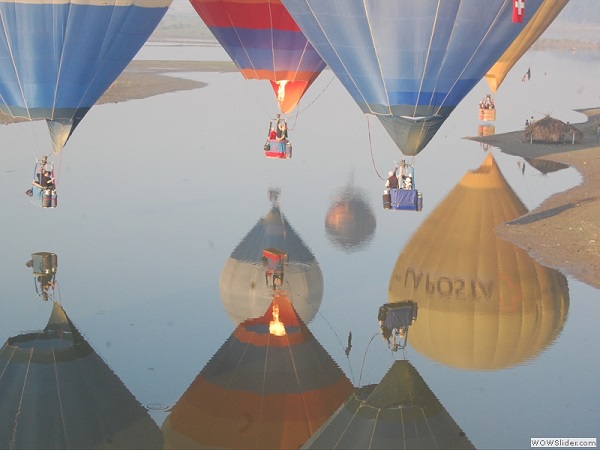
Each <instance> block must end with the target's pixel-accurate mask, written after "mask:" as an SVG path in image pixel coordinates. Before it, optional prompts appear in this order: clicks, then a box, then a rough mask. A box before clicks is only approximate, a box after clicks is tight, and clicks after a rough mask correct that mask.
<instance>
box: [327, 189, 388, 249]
mask: <svg viewBox="0 0 600 450" xmlns="http://www.w3.org/2000/svg"><path fill="white" fill-rule="evenodd" d="M376 227H377V220H376V219H375V213H374V212H373V208H371V205H369V203H368V201H367V196H366V195H365V194H364V193H363V191H361V190H360V189H358V188H356V187H354V186H353V184H352V183H349V184H348V186H346V187H345V188H344V189H343V191H342V192H341V193H339V194H338V195H336V197H335V199H334V201H333V204H332V205H331V207H330V208H329V211H327V216H326V218H325V231H326V232H327V237H328V238H329V240H330V241H331V242H332V243H333V244H334V245H335V246H336V247H339V248H341V249H342V250H344V251H345V252H347V253H351V252H355V251H359V250H361V249H363V248H365V247H366V246H367V245H368V244H369V243H370V242H371V239H372V238H373V236H374V235H375V229H376Z"/></svg>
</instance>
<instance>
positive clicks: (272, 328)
mask: <svg viewBox="0 0 600 450" xmlns="http://www.w3.org/2000/svg"><path fill="white" fill-rule="evenodd" d="M269 333H271V334H272V335H274V336H285V326H284V325H283V322H280V321H279V305H278V304H277V303H273V320H271V321H270V322H269Z"/></svg>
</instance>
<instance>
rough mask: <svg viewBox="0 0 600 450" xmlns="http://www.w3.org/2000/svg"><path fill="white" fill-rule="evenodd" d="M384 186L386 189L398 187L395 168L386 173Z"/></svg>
mask: <svg viewBox="0 0 600 450" xmlns="http://www.w3.org/2000/svg"><path fill="white" fill-rule="evenodd" d="M385 187H386V188H387V189H398V188H399V187H400V185H399V183H398V177H397V176H396V171H395V170H392V171H390V172H389V173H388V179H387V181H386V182H385Z"/></svg>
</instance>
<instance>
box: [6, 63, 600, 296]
mask: <svg viewBox="0 0 600 450" xmlns="http://www.w3.org/2000/svg"><path fill="white" fill-rule="evenodd" d="M235 70H236V68H235V66H234V64H233V63H231V62H204V61H133V62H132V63H131V64H130V65H129V66H128V67H127V69H126V70H125V71H124V72H123V74H122V75H121V76H120V77H119V78H118V79H117V80H116V81H115V82H114V83H113V85H112V86H111V87H110V88H109V89H108V90H107V92H106V93H105V94H104V95H103V96H102V97H101V98H100V100H99V101H98V104H103V103H118V102H123V101H129V100H135V99H142V98H147V97H151V96H154V95H159V94H164V93H168V92H176V91H182V90H190V89H198V88H202V87H203V86H205V85H206V84H205V83H201V82H197V81H193V80H188V79H185V78H181V77H178V76H176V74H177V73H178V72H179V73H183V72H231V71H235ZM580 112H582V113H584V114H586V115H587V116H588V120H587V122H584V123H580V124H573V125H574V126H576V127H577V128H578V129H579V130H581V131H582V132H583V133H584V139H583V142H582V143H580V144H537V143H529V141H528V140H525V139H524V137H523V131H522V130H519V131H514V132H511V133H503V134H497V135H492V136H475V137H467V138H466V139H471V140H475V141H478V142H483V143H486V144H489V145H491V146H493V147H498V148H500V149H501V150H502V151H503V152H504V153H507V154H511V155H515V156H521V157H523V158H535V159H536V160H537V161H543V160H549V161H554V162H558V163H562V164H566V165H569V166H573V167H575V168H576V169H577V170H578V171H579V172H580V173H581V175H582V177H583V182H582V183H581V184H580V185H579V186H576V187H574V188H572V189H570V190H568V191H565V192H561V193H558V194H555V195H553V196H552V197H550V198H548V199H547V200H546V201H544V202H543V203H542V204H541V205H540V206H539V207H538V208H536V209H534V210H533V211H530V212H529V213H528V214H526V215H525V216H523V217H520V218H518V219H516V220H514V221H512V222H509V223H506V224H503V225H501V226H500V227H498V229H497V230H496V231H497V234H498V235H499V236H500V237H501V238H503V239H505V240H507V241H510V242H513V243H514V244H516V245H518V246H519V247H522V248H523V249H525V250H527V251H528V252H529V254H530V255H531V256H532V257H534V258H535V259H536V260H538V261H539V262H540V263H541V264H543V265H546V266H549V267H552V268H556V269H558V270H560V271H561V272H563V273H565V274H567V275H571V276H573V277H575V278H577V279H578V280H580V281H582V282H584V283H586V284H589V285H591V286H594V287H596V288H600V142H599V141H597V140H596V127H597V124H598V123H600V108H593V109H587V110H582V111H580ZM16 121H18V120H15V119H13V118H11V117H9V116H6V115H3V114H2V113H1V112H0V123H5V124H8V123H14V122H16Z"/></svg>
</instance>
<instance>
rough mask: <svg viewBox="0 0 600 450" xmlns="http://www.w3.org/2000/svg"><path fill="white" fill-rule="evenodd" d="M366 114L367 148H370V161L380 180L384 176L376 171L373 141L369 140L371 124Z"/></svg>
mask: <svg viewBox="0 0 600 450" xmlns="http://www.w3.org/2000/svg"><path fill="white" fill-rule="evenodd" d="M366 116H367V130H368V133H369V149H370V150H371V163H372V164H373V169H375V173H376V174H377V176H378V177H379V178H380V179H381V180H385V178H383V177H382V176H381V174H380V173H379V172H378V171H377V167H375V157H374V156H373V142H372V141H371V124H370V122H369V115H368V114H366Z"/></svg>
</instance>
